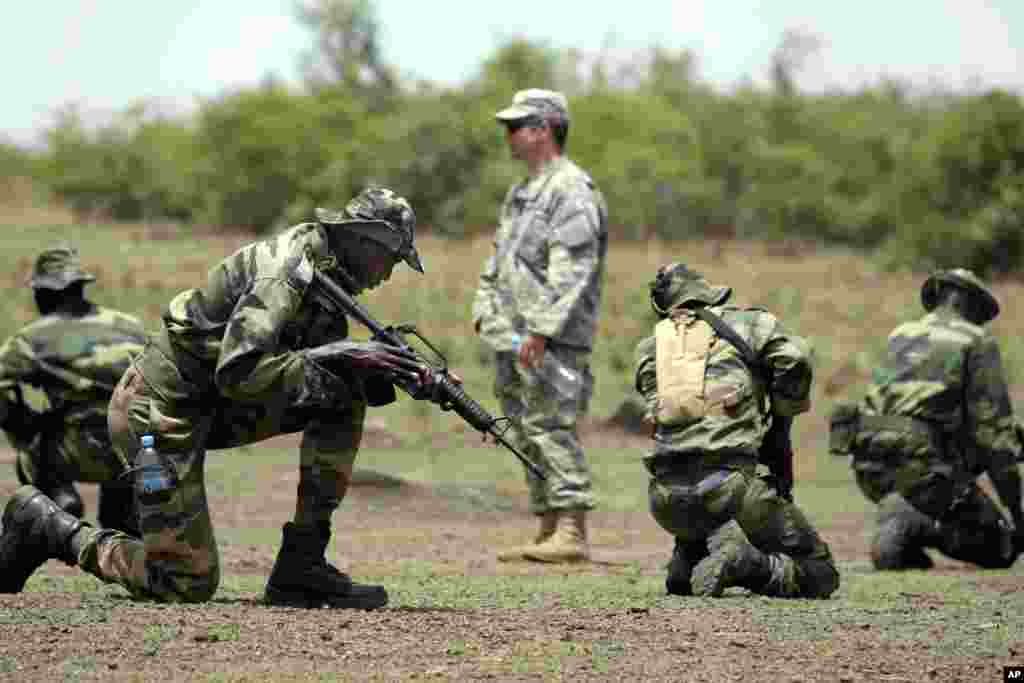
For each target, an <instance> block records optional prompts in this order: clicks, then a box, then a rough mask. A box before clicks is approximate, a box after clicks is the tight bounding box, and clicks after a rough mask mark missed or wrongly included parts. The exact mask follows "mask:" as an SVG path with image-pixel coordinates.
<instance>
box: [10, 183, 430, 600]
mask: <svg viewBox="0 0 1024 683" xmlns="http://www.w3.org/2000/svg"><path fill="white" fill-rule="evenodd" d="M317 219H318V220H317V222H314V223H303V224H300V225H297V226H294V227H292V228H289V229H287V230H285V231H283V232H281V233H280V234H277V235H274V236H272V237H269V238H267V239H265V240H262V241H259V242H255V243H253V244H250V245H248V246H245V247H243V248H241V249H240V250H239V251H237V252H236V253H235V254H233V255H231V256H229V257H227V258H226V259H224V260H223V261H221V262H220V263H219V264H217V265H216V266H215V267H214V268H213V269H212V270H210V272H209V274H208V277H207V281H206V283H205V284H204V285H203V286H201V287H199V288H196V289H190V290H186V291H184V292H182V293H181V294H179V295H178V296H177V297H175V298H174V299H173V300H172V301H171V302H170V304H169V305H168V307H167V310H166V312H165V313H164V319H163V321H164V326H163V329H162V330H161V332H160V334H159V335H158V336H156V337H155V339H154V341H153V343H152V345H150V346H148V347H147V348H146V350H145V351H144V352H143V354H142V355H141V356H140V357H139V358H137V359H136V360H135V362H134V363H133V364H132V366H131V368H129V370H128V371H127V372H126V373H125V374H124V376H123V377H122V378H121V381H120V383H119V384H118V386H117V389H116V391H115V392H114V396H113V398H112V399H111V401H110V410H109V423H110V432H111V436H112V438H113V440H114V444H115V446H116V448H118V449H119V450H120V451H121V453H122V455H123V456H124V457H126V458H131V457H133V456H135V455H136V453H138V456H139V457H138V460H143V458H144V457H151V458H152V457H155V458H157V459H160V458H162V459H163V463H162V466H160V467H159V468H158V469H156V470H152V471H151V473H155V474H158V475H159V476H156V477H152V479H146V478H145V477H146V476H148V473H147V471H146V470H144V469H142V470H140V468H139V466H140V465H146V463H144V462H138V461H136V462H135V463H134V465H135V469H136V475H137V477H138V478H137V482H139V481H141V482H142V483H155V484H157V485H158V486H157V487H154V488H153V489H152V490H150V489H148V488H147V487H146V486H140V485H137V486H136V490H137V492H138V494H139V510H140V520H141V528H142V540H141V541H140V540H137V539H134V538H130V537H128V536H125V535H124V534H119V533H117V532H114V531H111V530H108V529H102V528H99V529H97V528H92V527H90V526H88V525H84V524H82V522H80V521H79V520H78V519H76V518H74V517H71V516H69V515H66V514H64V513H63V512H62V511H60V510H59V509H58V508H57V507H56V506H55V505H54V504H53V503H52V501H50V499H49V498H47V497H46V496H45V495H43V494H42V493H40V492H39V491H38V490H37V489H35V488H33V487H31V486H25V487H22V488H20V489H18V490H17V491H16V492H15V494H14V496H13V497H12V498H11V500H10V501H9V502H8V504H7V507H6V509H5V511H4V519H3V522H4V534H3V536H2V537H0V592H8V593H10V592H18V591H20V590H21V588H22V586H23V585H24V583H25V580H26V579H27V578H28V576H29V575H30V574H31V573H32V572H33V571H35V569H36V568H37V567H38V566H39V565H40V564H42V563H43V562H45V561H46V560H47V559H49V558H57V559H61V560H63V561H65V562H67V563H68V564H71V565H78V566H80V567H81V568H82V569H83V570H85V571H87V572H89V573H90V574H93V575H95V576H97V577H99V578H100V579H102V580H103V581H106V582H111V583H118V584H120V585H122V586H124V587H125V588H126V589H128V591H130V592H131V593H132V594H133V595H135V596H138V597H148V598H153V599H157V600H162V601H168V602H202V601H205V600H208V599H210V598H211V597H212V596H213V594H214V592H215V591H216V589H217V585H218V583H219V581H220V563H219V559H218V554H217V544H216V540H215V538H214V533H213V525H212V523H211V520H210V512H209V508H208V505H207V500H206V485H205V481H204V474H203V470H204V463H205V459H206V450H207V449H208V448H210V449H216V448H228V447H233V446H238V445H242V444H246V443H252V442H255V441H259V440H262V439H265V438H268V437H270V436H273V435H276V434H281V433H288V432H298V431H301V432H302V442H301V445H300V452H299V459H300V463H299V485H298V492H297V500H296V509H295V515H294V518H293V521H291V522H288V523H286V524H285V525H284V528H283V541H282V544H281V549H280V551H279V553H278V555H277V559H276V561H275V563H274V567H273V569H272V571H271V574H270V578H269V580H268V581H267V587H266V594H265V599H266V601H267V602H268V603H270V604H273V605H290V606H298V607H321V606H324V605H327V606H330V607H354V608H363V609H371V608H375V607H380V606H381V605H384V604H385V603H386V602H387V592H386V591H385V590H384V588H383V587H382V586H373V585H365V584H358V583H355V582H353V581H352V580H351V578H349V576H348V575H346V574H344V573H342V572H339V571H338V570H337V569H336V568H335V567H334V566H332V565H331V564H329V563H328V562H327V560H326V558H325V556H324V552H325V550H326V548H327V544H328V542H329V541H330V538H331V515H332V513H333V512H334V510H335V509H336V508H337V507H338V505H339V503H340V502H341V500H342V499H343V498H344V497H345V493H346V491H347V489H348V484H349V480H350V478H351V475H352V469H353V464H354V461H355V457H356V451H357V450H358V448H359V441H360V438H361V436H362V432H363V419H364V416H365V413H366V407H367V406H368V405H370V406H379V405H386V404H388V403H390V402H392V401H394V400H395V390H394V386H393V381H400V382H402V383H403V386H406V387H413V388H416V387H418V388H421V389H423V388H425V389H430V387H424V384H425V381H424V377H425V376H428V375H426V374H425V373H423V372H422V370H423V366H422V365H421V364H420V363H419V362H418V361H417V360H416V357H415V355H414V354H413V353H412V352H409V351H405V350H401V349H396V348H394V347H391V346H388V345H386V344H382V343H378V342H375V341H368V342H352V341H343V340H344V339H345V338H346V337H347V336H348V326H347V322H346V318H345V316H344V315H343V314H342V313H341V312H339V311H337V310H334V307H333V304H332V303H331V302H330V301H329V300H328V299H326V298H325V297H324V295H323V293H322V292H321V291H320V290H319V288H318V285H316V284H315V277H314V275H315V274H319V275H323V276H325V277H330V278H333V279H334V280H335V281H336V282H337V283H338V285H339V286H341V287H343V288H345V289H346V290H348V292H349V293H350V294H352V295H355V294H358V293H359V292H361V291H363V290H366V289H372V288H374V287H376V286H377V285H379V284H381V283H382V282H384V281H385V280H387V279H388V278H390V277H391V272H392V269H393V268H394V266H395V265H396V264H397V263H398V262H399V261H403V260H404V261H405V262H406V263H407V264H409V266H410V267H412V268H413V269H415V270H416V271H417V272H420V273H422V272H423V266H422V264H421V262H420V258H419V255H418V254H417V252H416V249H415V247H414V246H413V236H414V226H415V217H414V215H413V212H412V209H411V208H410V206H409V204H408V202H406V200H405V199H403V198H401V197H399V196H397V195H395V194H394V193H393V192H391V191H390V190H386V189H381V188H373V189H368V190H365V191H363V192H362V193H360V194H359V195H358V196H357V197H355V198H354V199H353V200H352V201H351V202H349V204H348V205H347V206H346V208H345V210H344V211H324V210H318V211H317ZM427 381H429V380H427ZM414 393H415V394H416V395H417V396H420V395H421V394H420V393H419V392H418V391H416V392H414ZM144 435H151V436H152V437H153V440H154V445H155V448H156V451H157V455H156V456H150V455H149V454H148V452H147V451H139V444H140V441H142V437H143V436H144ZM147 440H148V439H147ZM158 464H159V463H158ZM150 466H152V463H150ZM160 470H162V472H161V471H160ZM139 475H142V476H141V477H139ZM160 494H162V495H160ZM143 496H145V498H144V497H143Z"/></svg>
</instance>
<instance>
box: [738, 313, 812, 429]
mask: <svg viewBox="0 0 1024 683" xmlns="http://www.w3.org/2000/svg"><path fill="white" fill-rule="evenodd" d="M751 313H753V314H754V318H753V320H752V325H753V330H752V338H753V339H754V340H755V343H754V349H755V351H756V352H758V354H759V357H760V358H761V359H762V362H763V363H764V364H765V365H766V366H767V367H768V368H770V369H771V385H770V386H769V387H768V391H769V393H770V395H771V403H772V411H773V412H775V413H776V414H778V415H782V416H786V417H791V416H793V415H798V414H800V413H804V412H807V411H808V410H809V409H810V407H811V399H810V396H811V382H812V380H813V377H814V366H813V351H812V349H811V345H810V342H809V341H808V340H806V339H804V338H803V337H799V336H797V335H794V334H790V333H789V332H788V331H787V330H786V328H785V327H784V326H783V325H782V323H781V322H780V321H779V320H778V319H777V318H775V316H773V315H771V314H769V313H767V312H764V311H755V312H751ZM748 314H749V313H748Z"/></svg>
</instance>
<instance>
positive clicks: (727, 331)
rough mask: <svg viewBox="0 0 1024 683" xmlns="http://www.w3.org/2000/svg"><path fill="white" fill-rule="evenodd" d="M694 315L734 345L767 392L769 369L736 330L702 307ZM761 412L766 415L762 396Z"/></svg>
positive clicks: (769, 377) (769, 378) (695, 309)
mask: <svg viewBox="0 0 1024 683" xmlns="http://www.w3.org/2000/svg"><path fill="white" fill-rule="evenodd" d="M692 310H693V313H694V315H696V316H697V317H698V318H700V319H701V320H703V321H704V322H706V323H707V324H708V325H710V326H711V329H713V330H714V331H715V333H716V334H718V336H719V337H721V338H722V339H724V340H725V341H727V342H729V343H730V344H732V345H733V346H734V347H735V348H736V350H737V351H739V352H740V356H741V357H742V358H743V361H744V362H745V363H746V364H747V366H748V367H749V368H750V371H751V372H752V373H754V374H755V375H757V376H759V377H760V378H761V381H762V382H764V383H765V387H766V391H767V387H768V385H769V384H770V382H771V375H769V374H768V373H767V369H766V368H765V367H764V365H763V364H762V363H761V362H760V360H758V358H757V354H756V353H754V349H752V348H750V344H748V343H747V342H746V340H745V339H743V337H741V336H740V335H739V333H738V332H737V331H736V330H734V329H733V328H732V327H731V326H730V325H729V324H728V323H727V322H725V321H724V320H722V319H721V318H720V317H719V316H717V315H715V314H714V313H712V312H711V311H709V310H708V309H707V308H706V307H704V306H700V307H698V308H694V309H692ZM761 412H762V413H763V414H766V413H767V411H766V410H765V405H764V401H763V396H762V403H761Z"/></svg>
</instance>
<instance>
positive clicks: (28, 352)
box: [0, 335, 37, 440]
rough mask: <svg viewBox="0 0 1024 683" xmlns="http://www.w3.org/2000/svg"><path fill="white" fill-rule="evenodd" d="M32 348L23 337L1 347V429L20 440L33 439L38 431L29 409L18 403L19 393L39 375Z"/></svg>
mask: <svg viewBox="0 0 1024 683" xmlns="http://www.w3.org/2000/svg"><path fill="white" fill-rule="evenodd" d="M32 358H33V355H32V347H31V345H30V344H29V342H28V340H26V339H24V338H23V337H21V336H20V335H15V336H13V337H10V338H9V339H7V341H5V342H4V344H3V346H0V428H3V429H4V430H5V431H7V432H8V435H9V436H11V437H12V438H15V439H17V440H24V439H26V438H30V435H31V434H34V433H35V431H36V429H37V427H35V426H34V425H33V424H31V423H32V422H34V420H33V419H32V416H31V415H30V414H29V413H28V412H26V410H25V406H24V405H20V404H18V403H17V402H16V399H15V391H16V389H17V388H18V386H19V384H20V383H22V382H25V381H27V380H28V379H29V378H31V377H32V376H33V374H35V372H36V371H37V368H36V364H35V363H34V362H33V360H32Z"/></svg>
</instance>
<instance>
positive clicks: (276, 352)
mask: <svg viewBox="0 0 1024 683" xmlns="http://www.w3.org/2000/svg"><path fill="white" fill-rule="evenodd" d="M302 297H303V291H302V290H301V289H299V288H298V287H297V286H296V283H295V282H294V281H290V280H289V279H287V278H283V277H282V278H270V277H264V278H259V279H257V280H256V281H255V282H254V283H253V285H252V287H251V288H250V289H249V291H248V292H247V293H246V294H244V295H243V296H242V297H240V298H239V300H238V302H237V303H236V305H235V309H234V311H233V312H232V314H231V317H230V318H229V320H228V323H227V326H226V328H225V331H224V338H223V341H222V344H221V354H220V359H219V361H218V363H217V369H216V373H215V381H216V383H217V387H218V388H219V389H220V391H221V393H222V394H224V395H225V396H226V397H228V398H232V399H236V400H240V401H257V400H260V398H261V397H263V396H265V395H266V394H267V392H274V393H280V392H283V393H284V394H285V395H286V396H288V398H289V401H290V402H291V404H292V405H296V406H304V405H329V404H331V403H333V402H334V401H336V400H337V398H338V393H339V392H342V391H344V388H345V387H344V385H343V384H342V382H341V380H339V379H338V377H337V376H336V375H334V374H333V373H331V372H330V371H328V370H327V369H326V368H324V367H323V366H321V365H320V364H318V363H316V362H315V361H314V360H312V359H311V358H310V357H309V356H308V354H307V353H305V351H304V350H280V349H278V339H279V337H280V334H281V331H282V329H283V328H284V326H285V324H286V323H288V321H290V320H291V319H292V317H293V316H294V315H295V312H296V310H297V309H298V307H299V305H300V303H301V301H302Z"/></svg>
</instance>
